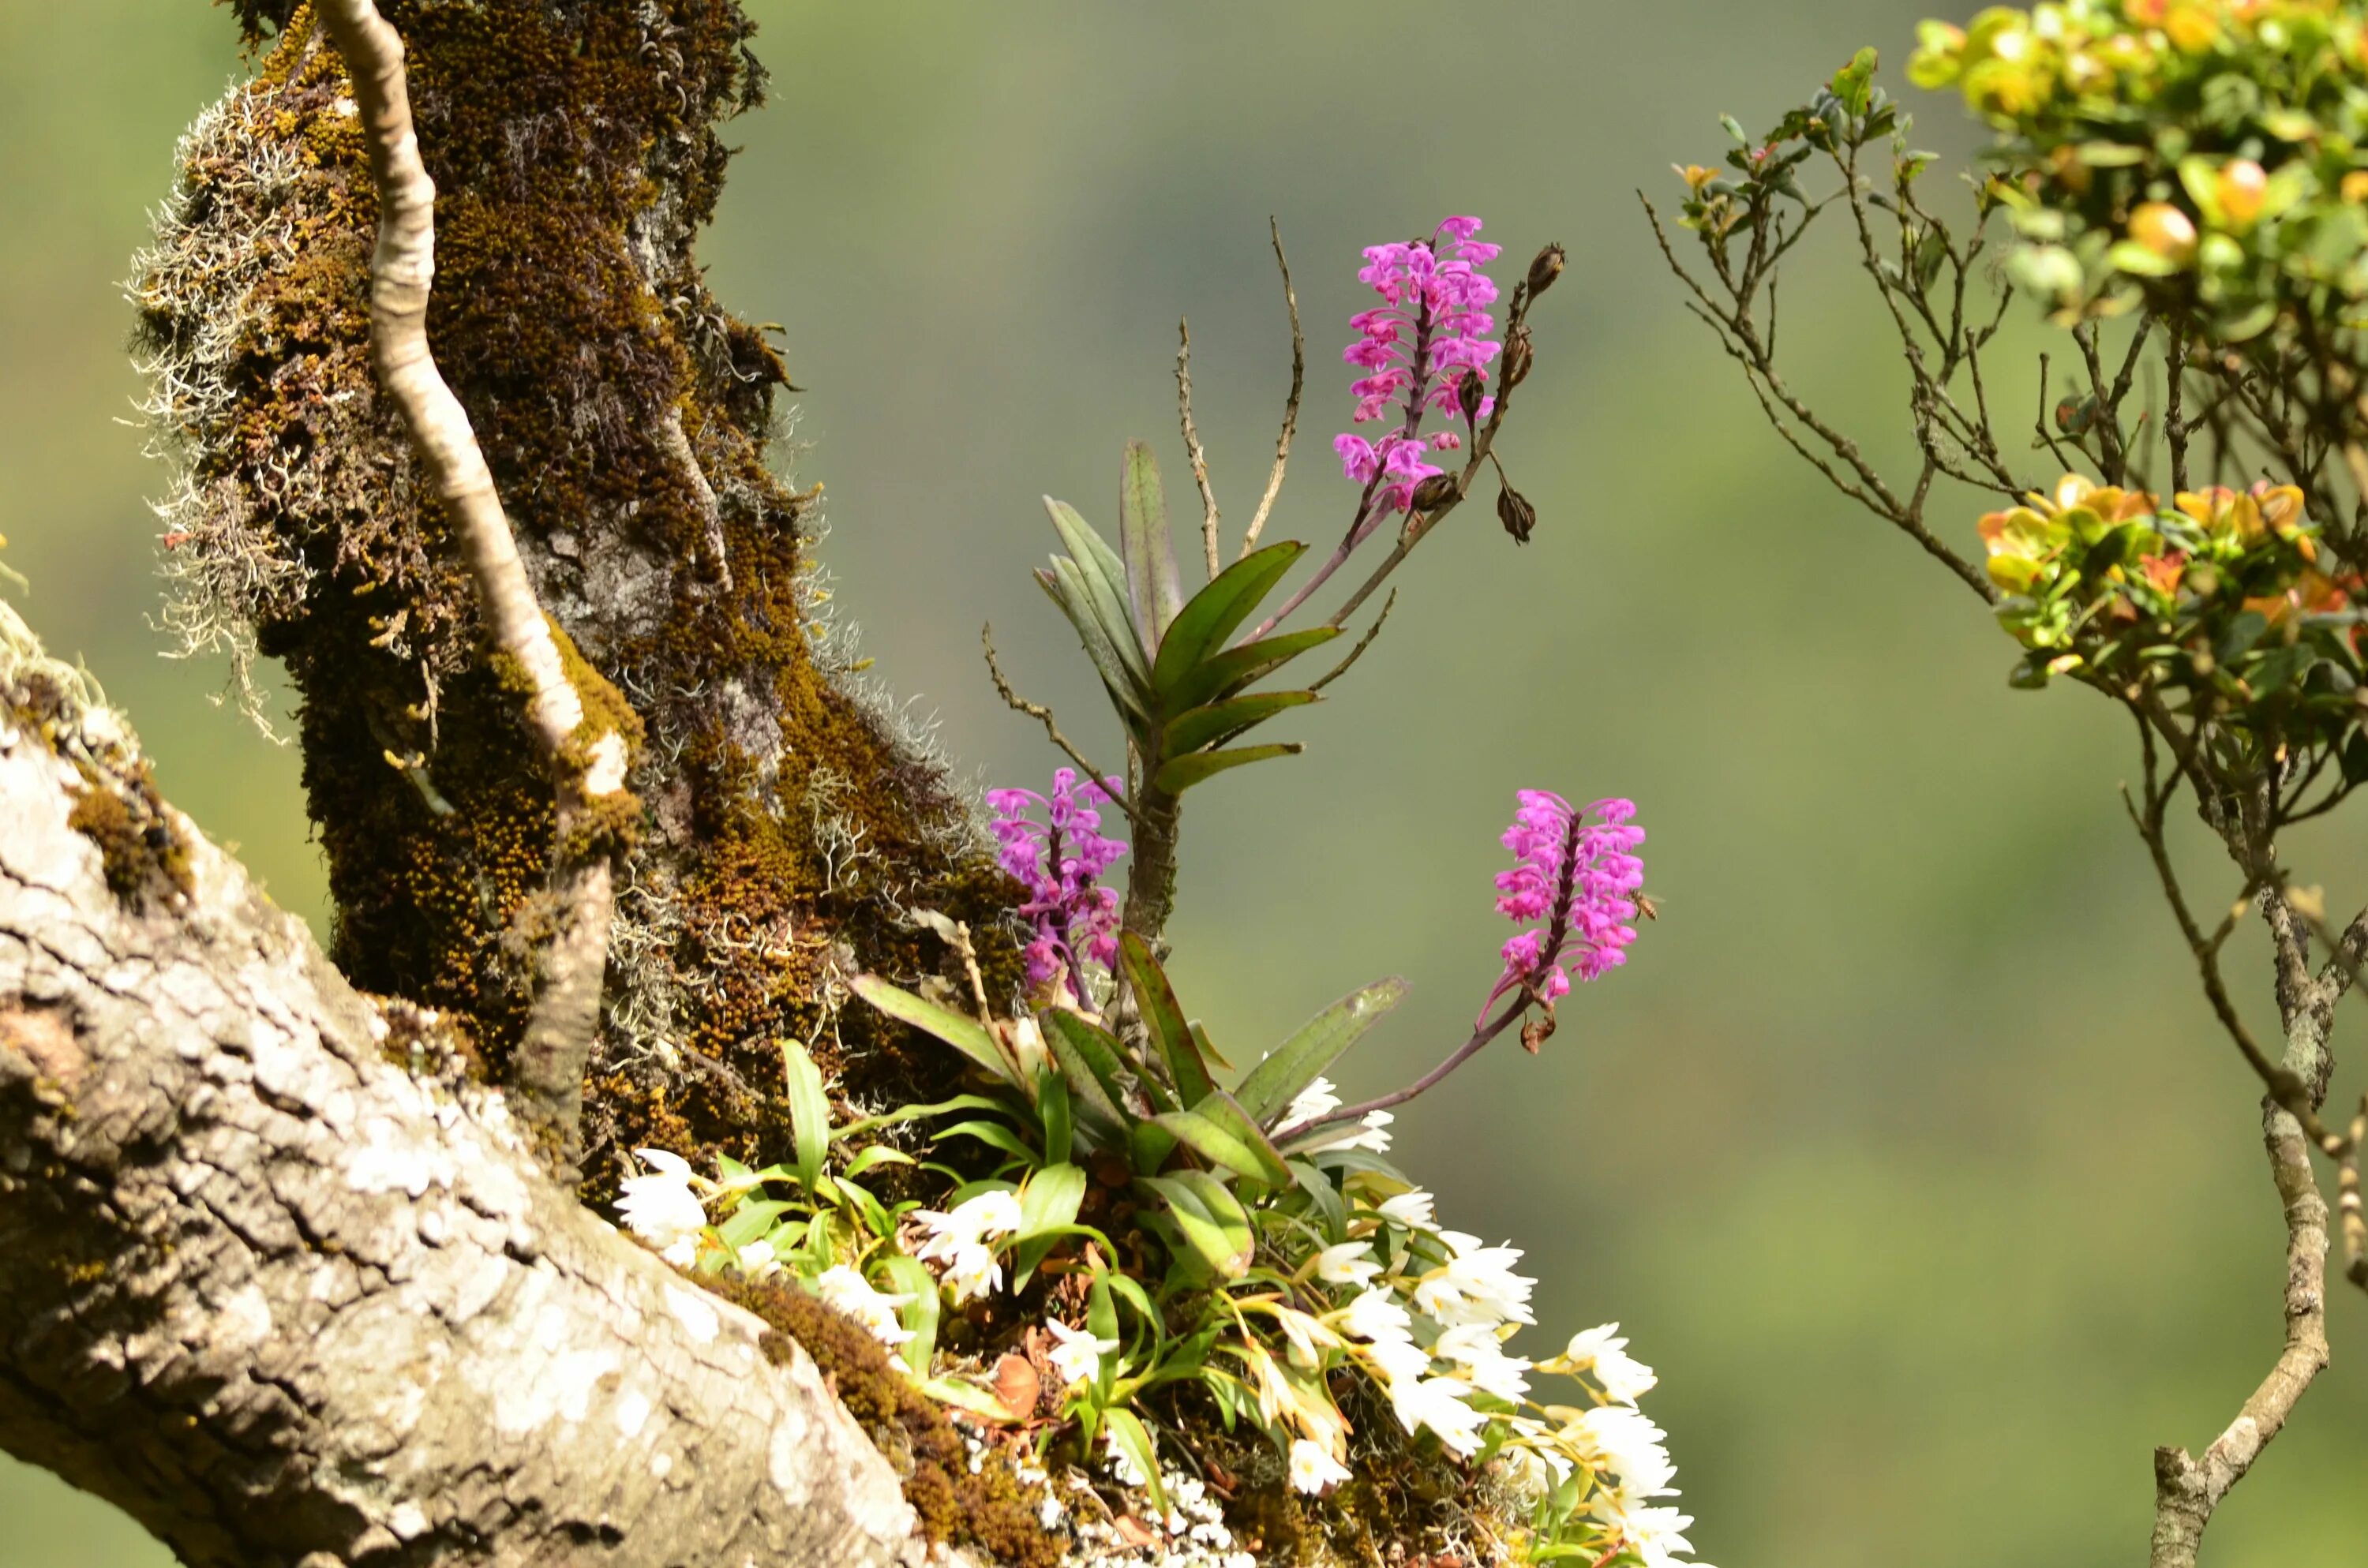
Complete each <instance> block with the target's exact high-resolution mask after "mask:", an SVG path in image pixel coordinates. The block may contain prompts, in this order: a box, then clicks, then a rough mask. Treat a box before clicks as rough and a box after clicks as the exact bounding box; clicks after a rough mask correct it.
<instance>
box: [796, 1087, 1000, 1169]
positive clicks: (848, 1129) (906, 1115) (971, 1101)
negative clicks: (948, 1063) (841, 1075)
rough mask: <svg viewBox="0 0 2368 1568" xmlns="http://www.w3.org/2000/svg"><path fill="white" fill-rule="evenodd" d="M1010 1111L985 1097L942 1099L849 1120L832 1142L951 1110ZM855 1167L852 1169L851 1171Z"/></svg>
mask: <svg viewBox="0 0 2368 1568" xmlns="http://www.w3.org/2000/svg"><path fill="white" fill-rule="evenodd" d="M955 1110H992V1111H998V1112H1002V1113H1004V1114H1006V1115H1008V1114H1009V1112H1010V1107H1009V1106H1008V1105H1006V1104H1005V1103H1004V1102H1003V1101H1001V1100H991V1099H989V1098H987V1097H986V1096H985V1095H956V1096H954V1097H953V1098H951V1099H948V1100H939V1101H936V1102H935V1103H933V1104H930V1105H908V1106H899V1107H898V1108H896V1109H894V1110H892V1111H887V1112H884V1113H883V1114H882V1115H879V1116H867V1117H865V1118H864V1119H862V1120H860V1121H850V1122H848V1124H847V1125H846V1126H845V1127H842V1128H840V1129H839V1130H838V1132H837V1137H836V1138H835V1139H834V1140H833V1141H834V1142H844V1141H846V1140H848V1139H850V1138H860V1137H861V1136H862V1135H863V1134H864V1133H866V1132H873V1131H878V1130H879V1129H881V1128H882V1127H895V1126H899V1125H901V1124H903V1123H905V1122H907V1121H919V1120H922V1119H925V1118H928V1117H932V1116H943V1115H945V1114H946V1113H947V1112H948V1111H955ZM880 1146H881V1145H879V1144H877V1143H875V1144H873V1145H872V1147H873V1148H875V1149H876V1148H879V1147H880ZM852 1168H853V1167H851V1166H850V1167H849V1169H850V1171H851V1170H852Z"/></svg>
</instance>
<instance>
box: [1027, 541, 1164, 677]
mask: <svg viewBox="0 0 2368 1568" xmlns="http://www.w3.org/2000/svg"><path fill="white" fill-rule="evenodd" d="M1036 580H1037V581H1038V582H1039V583H1042V585H1044V591H1045V592H1046V593H1048V594H1050V595H1052V596H1053V603H1054V604H1057V605H1059V606H1060V607H1061V613H1062V614H1064V615H1065V616H1067V617H1068V618H1069V624H1070V625H1072V626H1074V627H1076V630H1077V641H1078V642H1081V643H1082V644H1084V646H1085V650H1086V657H1087V658H1088V659H1090V660H1092V661H1093V665H1094V670H1095V673H1097V674H1098V675H1099V676H1101V677H1102V684H1103V685H1104V686H1106V687H1110V699H1111V700H1112V701H1115V702H1116V703H1118V704H1119V705H1120V707H1121V708H1122V709H1124V710H1126V711H1128V712H1129V713H1132V714H1133V715H1134V716H1135V717H1137V718H1143V717H1144V716H1145V715H1147V714H1148V712H1149V705H1148V704H1147V703H1146V702H1145V700H1144V693H1143V687H1142V684H1141V683H1140V682H1139V681H1137V680H1136V679H1135V677H1134V675H1133V671H1132V670H1131V669H1130V668H1129V667H1128V665H1127V662H1126V656H1125V654H1124V653H1121V647H1122V646H1123V644H1122V643H1121V642H1115V641H1113V640H1112V637H1111V634H1110V631H1108V629H1107V628H1106V627H1105V626H1104V624H1103V620H1102V617H1101V616H1100V614H1099V612H1097V610H1096V609H1095V608H1094V602H1093V597H1092V596H1091V595H1090V594H1089V593H1087V589H1086V583H1085V578H1084V576H1083V575H1082V574H1080V573H1079V572H1078V571H1077V563H1076V562H1074V561H1072V560H1070V559H1069V558H1068V557H1067V556H1065V555H1056V556H1054V557H1053V564H1052V567H1051V569H1050V570H1049V571H1048V570H1045V569H1042V568H1039V569H1038V571H1037V574H1036ZM1119 635H1120V636H1121V637H1123V636H1125V635H1126V633H1125V632H1123V631H1121V633H1120V634H1119Z"/></svg>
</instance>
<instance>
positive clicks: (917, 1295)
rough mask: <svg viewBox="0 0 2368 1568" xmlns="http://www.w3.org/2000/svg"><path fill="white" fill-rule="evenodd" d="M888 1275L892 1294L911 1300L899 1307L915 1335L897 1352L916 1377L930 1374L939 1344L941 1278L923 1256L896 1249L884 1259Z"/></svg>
mask: <svg viewBox="0 0 2368 1568" xmlns="http://www.w3.org/2000/svg"><path fill="white" fill-rule="evenodd" d="M880 1267H881V1268H882V1271H884V1272H885V1273H886V1274H887V1276H888V1283H889V1285H890V1287H891V1290H890V1291H889V1293H890V1294H891V1295H897V1296H905V1297H909V1298H910V1300H908V1301H905V1305H904V1306H903V1307H902V1308H901V1309H900V1310H899V1311H898V1312H897V1316H898V1317H899V1318H901V1319H903V1320H904V1324H905V1330H906V1332H908V1333H910V1334H911V1335H912V1336H913V1337H912V1338H910V1339H908V1340H906V1341H905V1343H904V1345H903V1346H900V1347H899V1348H898V1350H897V1352H896V1354H897V1355H899V1356H901V1357H903V1358H905V1366H906V1367H908V1368H910V1369H912V1372H913V1375H914V1376H915V1377H926V1376H928V1370H929V1358H930V1357H931V1356H932V1355H933V1354H935V1353H936V1351H937V1348H938V1281H937V1277H936V1276H935V1275H933V1274H931V1273H930V1272H929V1270H928V1267H927V1266H926V1265H924V1264H923V1263H922V1262H921V1260H920V1259H918V1258H915V1257H906V1256H904V1255H903V1254H902V1253H892V1254H890V1255H889V1256H886V1257H883V1258H882V1259H881V1260H880Z"/></svg>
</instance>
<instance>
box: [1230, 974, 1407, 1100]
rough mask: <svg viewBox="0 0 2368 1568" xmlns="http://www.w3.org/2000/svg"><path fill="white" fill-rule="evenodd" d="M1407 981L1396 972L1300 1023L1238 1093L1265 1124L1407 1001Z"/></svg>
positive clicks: (1244, 1081) (1256, 1067) (1353, 992)
mask: <svg viewBox="0 0 2368 1568" xmlns="http://www.w3.org/2000/svg"><path fill="white" fill-rule="evenodd" d="M1405 1000H1406V982H1405V981H1403V980H1401V979H1399V978H1398V977H1397V976H1396V975H1392V976H1390V978H1388V979H1387V980H1377V981H1375V982H1373V983H1372V984H1371V985H1368V986H1365V987H1363V988H1362V989H1361V990H1357V991H1351V992H1350V993H1349V994H1347V995H1346V996H1343V997H1341V998H1340V1000H1338V1002H1335V1003H1333V1004H1332V1005H1331V1006H1328V1007H1326V1008H1325V1009H1324V1010H1323V1011H1322V1012H1320V1013H1318V1014H1316V1015H1315V1017H1312V1018H1310V1019H1308V1020H1307V1021H1306V1022H1305V1023H1304V1024H1302V1025H1300V1026H1299V1028H1298V1029H1297V1030H1296V1031H1294V1032H1293V1033H1292V1036H1291V1038H1290V1039H1289V1040H1284V1041H1283V1042H1282V1043H1281V1045H1279V1046H1276V1047H1275V1048H1274V1051H1272V1053H1271V1054H1269V1056H1268V1057H1267V1059H1266V1060H1265V1061H1263V1062H1259V1063H1258V1065H1257V1066H1255V1067H1253V1068H1251V1069H1250V1075H1249V1076H1248V1077H1247V1078H1245V1079H1243V1080H1242V1086H1241V1089H1240V1090H1239V1092H1238V1094H1237V1095H1236V1096H1235V1097H1237V1098H1238V1099H1239V1100H1240V1101H1241V1102H1242V1108H1243V1109H1245V1110H1247V1111H1248V1112H1249V1113H1250V1115H1251V1116H1253V1117H1255V1118H1256V1119H1258V1124H1259V1125H1260V1126H1262V1127H1272V1126H1273V1125H1275V1119H1276V1118H1278V1117H1280V1116H1281V1114H1282V1113H1283V1112H1284V1111H1285V1110H1287V1109H1289V1108H1290V1106H1291V1102H1292V1100H1293V1099H1295V1098H1297V1097H1298V1095H1299V1091H1300V1090H1302V1089H1304V1088H1305V1087H1307V1085H1310V1084H1312V1083H1314V1082H1315V1080H1316V1079H1317V1078H1319V1077H1321V1076H1323V1074H1324V1073H1325V1070H1326V1069H1327V1068H1329V1067H1330V1066H1331V1065H1332V1063H1333V1062H1338V1060H1339V1059H1340V1054H1341V1052H1343V1051H1347V1050H1348V1049H1349V1047H1350V1046H1352V1045H1354V1044H1356V1043H1357V1041H1358V1040H1360V1039H1361V1038H1363V1036H1364V1033H1365V1031H1366V1030H1368V1029H1370V1028H1372V1027H1373V1026H1374V1025H1375V1024H1377V1023H1379V1022H1381V1020H1382V1018H1383V1017H1384V1016H1385V1015H1387V1014H1388V1012H1389V1010H1390V1009H1391V1008H1393V1007H1395V1006H1397V1005H1398V1004H1399V1003H1400V1002H1403V1001H1405Z"/></svg>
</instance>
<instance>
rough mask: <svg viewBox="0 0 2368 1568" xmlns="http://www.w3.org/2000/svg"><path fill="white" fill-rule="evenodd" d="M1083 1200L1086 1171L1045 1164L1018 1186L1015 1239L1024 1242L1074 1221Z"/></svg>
mask: <svg viewBox="0 0 2368 1568" xmlns="http://www.w3.org/2000/svg"><path fill="white" fill-rule="evenodd" d="M1085 1200H1086V1173H1085V1172H1084V1171H1083V1170H1082V1169H1080V1168H1079V1167H1077V1166H1076V1165H1067V1164H1063V1165H1046V1166H1045V1167H1044V1168H1043V1169H1042V1170H1040V1171H1038V1172H1037V1173H1036V1174H1035V1175H1034V1176H1030V1177H1029V1178H1028V1185H1027V1186H1026V1187H1021V1188H1020V1189H1019V1230H1017V1231H1015V1232H1013V1233H1012V1239H1013V1240H1015V1241H1023V1242H1024V1241H1027V1240H1029V1239H1030V1238H1031V1237H1034V1236H1038V1235H1042V1234H1043V1233H1046V1232H1048V1231H1056V1230H1058V1229H1060V1228H1061V1227H1062V1226H1064V1225H1069V1224H1074V1223H1075V1222H1076V1218H1077V1208H1078V1206H1079V1205H1080V1204H1082V1203H1084V1202H1085Z"/></svg>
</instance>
